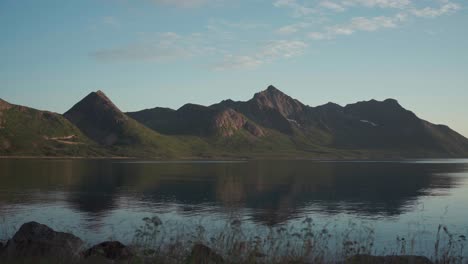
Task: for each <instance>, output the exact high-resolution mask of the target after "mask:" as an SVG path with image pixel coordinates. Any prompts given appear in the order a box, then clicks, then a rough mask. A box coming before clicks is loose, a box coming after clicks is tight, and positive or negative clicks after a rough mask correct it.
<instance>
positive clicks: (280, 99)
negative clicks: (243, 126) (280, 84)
mask: <svg viewBox="0 0 468 264" xmlns="http://www.w3.org/2000/svg"><path fill="white" fill-rule="evenodd" d="M250 102H254V103H255V104H256V105H257V106H258V107H259V108H261V109H268V108H270V109H276V110H277V111H279V112H280V113H281V114H282V115H283V116H285V117H289V116H291V115H292V114H294V113H297V112H301V111H302V110H303V108H304V105H303V104H302V103H301V102H299V101H298V100H296V99H293V98H291V97H290V96H288V95H287V94H285V93H283V92H282V91H280V90H279V89H277V88H276V87H274V86H273V85H270V86H268V88H267V89H266V90H264V91H261V92H259V93H256V94H255V95H254V97H253V99H252V100H250Z"/></svg>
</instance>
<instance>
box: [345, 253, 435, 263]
mask: <svg viewBox="0 0 468 264" xmlns="http://www.w3.org/2000/svg"><path fill="white" fill-rule="evenodd" d="M346 263H348V264H351V263H353V264H354V263H356V264H357V263H359V264H433V262H432V261H431V260H429V259H428V258H426V257H422V256H371V255H356V256H352V257H350V258H348V259H347V260H346Z"/></svg>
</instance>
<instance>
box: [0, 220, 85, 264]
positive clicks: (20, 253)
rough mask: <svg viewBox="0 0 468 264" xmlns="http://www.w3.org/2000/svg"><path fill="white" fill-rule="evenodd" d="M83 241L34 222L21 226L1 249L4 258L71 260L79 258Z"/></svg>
mask: <svg viewBox="0 0 468 264" xmlns="http://www.w3.org/2000/svg"><path fill="white" fill-rule="evenodd" d="M83 245H84V243H83V241H82V240H81V239H80V238H78V237H76V236H74V235H72V234H68V233H63V232H56V231H54V230H53V229H51V228H50V227H48V226H46V225H42V224H39V223H36V222H29V223H25V224H23V225H22V226H21V227H20V229H19V230H18V231H17V232H16V234H15V235H14V236H13V238H12V239H10V240H9V241H8V243H7V244H6V246H5V247H4V248H3V255H4V257H6V258H12V259H15V258H20V257H21V258H50V259H71V258H74V257H78V256H79V252H80V249H81V248H82V247H83Z"/></svg>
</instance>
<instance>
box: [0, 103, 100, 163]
mask: <svg viewBox="0 0 468 264" xmlns="http://www.w3.org/2000/svg"><path fill="white" fill-rule="evenodd" d="M3 105H4V107H3V109H0V113H1V114H0V115H1V117H0V121H1V122H0V155H45V156H62V155H66V156H101V155H105V154H106V151H104V150H103V149H100V148H99V147H98V146H96V145H95V144H93V143H92V142H91V141H90V140H89V139H88V138H87V137H86V136H84V135H83V133H81V131H80V130H79V129H78V128H76V127H75V126H74V125H73V124H72V123H70V122H69V121H68V120H67V119H65V118H64V117H63V116H61V115H59V114H56V113H52V112H46V111H39V110H36V109H32V108H27V107H24V106H17V105H10V104H8V105H6V104H5V102H4V104H3Z"/></svg>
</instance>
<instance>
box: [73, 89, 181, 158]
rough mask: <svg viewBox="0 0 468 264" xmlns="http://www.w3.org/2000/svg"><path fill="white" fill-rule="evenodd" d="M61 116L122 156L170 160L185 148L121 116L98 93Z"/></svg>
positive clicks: (174, 140) (176, 141)
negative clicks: (154, 157) (153, 157)
mask: <svg viewBox="0 0 468 264" xmlns="http://www.w3.org/2000/svg"><path fill="white" fill-rule="evenodd" d="M64 117H65V118H66V119H68V120H69V121H70V122H71V123H73V124H74V125H76V127H78V128H79V129H80V130H81V131H82V132H83V133H84V134H85V135H86V136H87V137H89V138H90V139H91V140H93V141H94V142H96V143H98V144H100V145H101V146H104V147H107V148H108V149H110V150H112V151H114V152H116V153H119V154H120V155H123V156H126V155H127V154H129V155H130V156H133V155H150V156H153V155H157V156H158V157H170V156H172V155H174V152H176V151H181V149H182V148H185V146H183V145H184V144H183V143H182V142H180V141H179V140H178V139H176V138H172V137H168V136H164V135H161V134H159V133H157V132H155V131H153V130H151V129H149V128H147V127H146V126H144V125H142V124H140V123H139V122H137V121H135V120H134V119H132V118H130V117H129V116H127V115H126V114H124V113H123V112H122V111H120V109H119V108H117V106H115V105H114V103H113V102H112V101H111V100H110V99H109V98H108V97H107V96H106V95H105V94H104V93H103V92H102V91H97V92H92V93H90V94H89V95H87V96H86V97H85V98H83V99H82V100H81V101H80V102H78V103H77V104H75V105H74V106H73V107H72V108H71V109H70V110H68V111H67V112H66V113H65V114H64ZM182 152H183V151H182Z"/></svg>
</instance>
